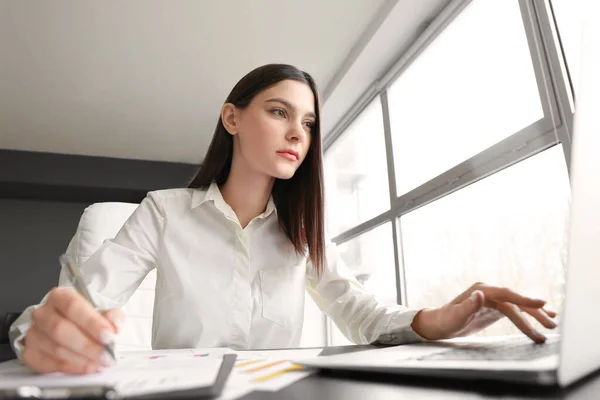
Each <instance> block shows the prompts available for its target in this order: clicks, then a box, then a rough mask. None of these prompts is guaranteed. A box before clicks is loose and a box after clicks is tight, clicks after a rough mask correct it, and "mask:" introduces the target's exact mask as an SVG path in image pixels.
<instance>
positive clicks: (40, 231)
mask: <svg viewBox="0 0 600 400" xmlns="http://www.w3.org/2000/svg"><path fill="white" fill-rule="evenodd" d="M87 206H88V204H87V203H68V202H58V201H41V200H7V199H0V268H1V270H2V273H1V274H0V315H2V314H4V313H6V312H21V311H23V309H24V308H25V307H27V306H29V305H31V304H36V303H38V302H39V301H40V300H41V299H42V297H43V296H44V295H45V294H46V293H47V292H48V290H50V289H51V288H52V287H54V286H55V285H56V284H57V283H58V274H59V272H60V267H59V265H58V256H59V255H60V254H61V252H64V251H65V250H66V249H67V245H68V244H69V241H70V240H71V237H72V236H73V234H74V233H75V230H76V228H77V224H78V222H79V217H80V216H81V214H82V213H83V210H84V209H85V207H87Z"/></svg>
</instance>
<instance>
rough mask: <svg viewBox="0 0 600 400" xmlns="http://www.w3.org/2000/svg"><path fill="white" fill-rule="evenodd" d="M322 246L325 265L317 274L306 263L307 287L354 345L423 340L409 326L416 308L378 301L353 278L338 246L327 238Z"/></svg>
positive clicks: (316, 301)
mask: <svg viewBox="0 0 600 400" xmlns="http://www.w3.org/2000/svg"><path fill="white" fill-rule="evenodd" d="M325 246H326V247H325V265H324V268H323V272H322V274H321V276H320V277H317V274H316V271H314V268H313V264H312V263H311V262H310V261H309V262H308V263H307V266H306V267H307V271H306V276H307V278H306V290H307V292H308V293H309V294H310V295H311V297H312V298H313V300H314V301H315V303H316V304H317V306H318V307H319V308H320V309H321V311H323V312H324V313H325V314H326V315H327V316H328V317H330V318H331V319H332V320H333V322H334V323H335V324H336V326H337V327H338V329H339V330H340V331H341V332H342V333H343V334H344V336H346V338H348V340H351V341H352V342H354V343H356V344H407V343H416V342H420V341H425V339H424V338H422V337H421V336H419V335H418V334H417V333H415V332H414V331H413V329H412V328H411V323H412V321H413V318H414V317H415V315H416V314H417V312H418V311H419V310H413V309H409V308H406V307H403V306H400V305H397V304H394V305H385V304H383V303H381V302H380V301H379V300H377V298H376V297H375V296H374V295H373V294H372V293H369V292H368V291H367V290H366V289H365V288H364V286H363V285H361V284H360V283H359V282H358V281H357V280H356V278H355V277H354V275H353V274H352V272H351V271H350V270H349V268H348V267H347V266H346V265H345V263H344V261H343V260H342V258H341V256H340V254H339V252H338V249H337V245H336V244H335V243H333V242H331V241H330V240H326V244H325Z"/></svg>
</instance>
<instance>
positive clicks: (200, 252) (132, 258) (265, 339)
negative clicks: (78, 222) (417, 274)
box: [10, 183, 421, 355]
mask: <svg viewBox="0 0 600 400" xmlns="http://www.w3.org/2000/svg"><path fill="white" fill-rule="evenodd" d="M153 268H157V278H156V291H155V302H154V312H153V313H154V314H153V315H154V317H153V327H152V347H153V348H154V349H164V348H193V347H230V348H234V349H249V348H252V349H259V348H283V347H297V346H298V345H299V343H300V335H301V333H302V324H303V318H304V295H305V292H308V294H309V295H311V296H312V298H313V299H314V301H315V303H316V304H317V306H318V307H319V308H320V309H321V310H322V311H323V312H325V313H326V314H327V315H328V316H329V317H331V319H332V320H333V321H334V322H335V324H336V325H337V326H338V328H339V329H340V331H341V332H342V333H343V334H344V335H345V336H346V337H347V338H348V339H350V340H352V341H353V342H355V343H361V344H364V343H372V342H376V341H378V342H382V343H390V344H401V343H409V342H415V341H419V340H421V338H420V337H419V336H418V335H417V334H416V333H415V332H414V331H413V330H412V329H411V327H410V324H411V322H412V320H413V318H414V316H415V314H416V313H417V310H410V309H407V308H406V307H402V306H399V305H384V304H382V303H380V302H379V301H377V300H376V298H375V297H374V296H373V295H372V294H371V293H368V292H367V291H366V290H365V289H364V287H363V286H362V285H361V284H360V283H359V282H358V281H357V280H356V279H355V277H354V276H353V275H352V273H351V272H350V271H349V269H348V268H347V267H346V266H345V265H344V262H343V261H342V259H341V257H340V256H339V254H338V251H337V247H336V245H335V244H334V243H332V242H331V241H329V240H327V242H326V251H325V266H324V270H323V274H322V276H321V277H320V278H317V276H316V273H315V271H314V270H313V266H312V263H311V262H310V261H309V260H308V259H307V256H306V255H299V254H297V253H296V252H295V251H294V248H293V246H292V244H291V242H290V241H289V239H288V238H287V237H286V235H285V234H284V233H283V231H282V230H281V229H280V227H279V224H278V218H277V210H276V208H275V205H274V203H273V199H272V198H271V199H270V200H269V203H268V205H267V208H266V210H265V212H264V213H262V214H261V215H259V216H257V217H256V218H254V219H253V220H252V221H250V223H249V224H248V226H246V228H244V229H242V227H241V225H240V223H239V221H238V219H237V217H236V215H235V213H234V211H233V210H232V209H231V207H230V206H229V205H228V204H227V203H226V202H225V201H224V199H223V197H222V195H221V193H220V191H219V188H218V186H217V185H216V184H214V183H213V184H212V185H211V186H210V187H209V188H208V190H199V189H170V190H159V191H154V192H150V193H148V196H147V197H146V198H145V199H144V200H143V201H142V203H141V204H140V206H139V207H138V208H137V209H136V211H135V212H134V213H133V214H132V215H131V217H130V218H129V219H128V220H127V222H126V223H125V225H124V226H123V228H122V229H121V230H120V232H119V233H118V234H117V236H116V237H115V238H114V239H109V240H106V241H105V242H104V243H103V244H102V246H101V247H100V248H99V249H98V251H97V252H96V253H95V254H94V255H93V256H92V257H91V258H90V259H89V260H88V261H87V262H85V263H84V264H83V265H82V266H81V270H82V273H83V275H84V276H85V279H86V281H87V284H88V289H89V290H90V292H91V293H92V296H94V298H95V299H96V300H97V302H98V305H99V306H100V307H101V308H104V309H108V308H117V307H121V306H122V305H123V304H124V303H125V302H126V301H127V300H128V299H129V297H130V296H131V295H132V294H133V292H134V291H135V290H136V289H137V287H138V286H139V285H140V283H141V282H142V280H143V279H144V277H145V276H146V274H148V272H149V271H151V270H152V269H153ZM23 317H24V318H20V319H19V320H17V321H16V322H15V324H13V326H12V327H11V330H13V332H11V335H10V336H11V337H12V338H15V340H13V347H14V348H15V349H16V350H17V353H20V350H21V349H20V346H19V345H18V341H19V339H20V338H22V337H23V336H24V334H25V333H26V331H27V329H29V326H30V321H28V319H29V315H24V316H23ZM18 355H20V354H18Z"/></svg>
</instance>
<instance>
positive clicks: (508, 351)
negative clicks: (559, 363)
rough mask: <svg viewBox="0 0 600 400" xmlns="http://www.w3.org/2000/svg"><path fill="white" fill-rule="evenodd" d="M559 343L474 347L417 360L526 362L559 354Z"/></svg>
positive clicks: (456, 349)
mask: <svg viewBox="0 0 600 400" xmlns="http://www.w3.org/2000/svg"><path fill="white" fill-rule="evenodd" d="M558 344H559V342H558V341H556V342H553V343H544V344H535V343H507V344H506V343H505V344H498V345H494V346H473V347H466V348H460V347H459V348H453V349H450V350H447V351H443V352H440V353H434V354H429V355H426V356H423V357H418V358H416V359H417V360H436V361H437V360H449V361H464V360H471V361H526V360H533V359H536V358H541V357H546V356H550V355H553V354H558Z"/></svg>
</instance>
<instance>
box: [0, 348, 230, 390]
mask: <svg viewBox="0 0 600 400" xmlns="http://www.w3.org/2000/svg"><path fill="white" fill-rule="evenodd" d="M227 353H231V351H229V350H226V349H206V350H204V349H193V350H157V351H149V352H148V351H143V352H125V353H118V354H117V364H116V365H115V366H113V367H109V368H106V369H105V370H103V371H102V372H98V373H93V374H89V375H81V376H75V375H67V374H61V373H52V374H34V373H32V372H30V371H29V370H28V369H27V368H26V367H25V366H24V365H22V364H21V363H20V362H19V361H18V360H11V361H7V362H5V363H2V364H0V389H12V388H17V387H22V386H29V385H32V386H37V387H44V388H49V387H70V388H75V387H86V386H109V387H112V388H113V389H115V391H116V392H117V393H118V394H119V395H120V396H123V397H131V396H138V395H144V394H150V393H161V392H173V391H178V390H186V389H195V388H202V387H211V386H213V385H214V383H215V381H216V378H217V375H218V373H219V370H220V368H221V364H222V361H223V355H224V354H227Z"/></svg>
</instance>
